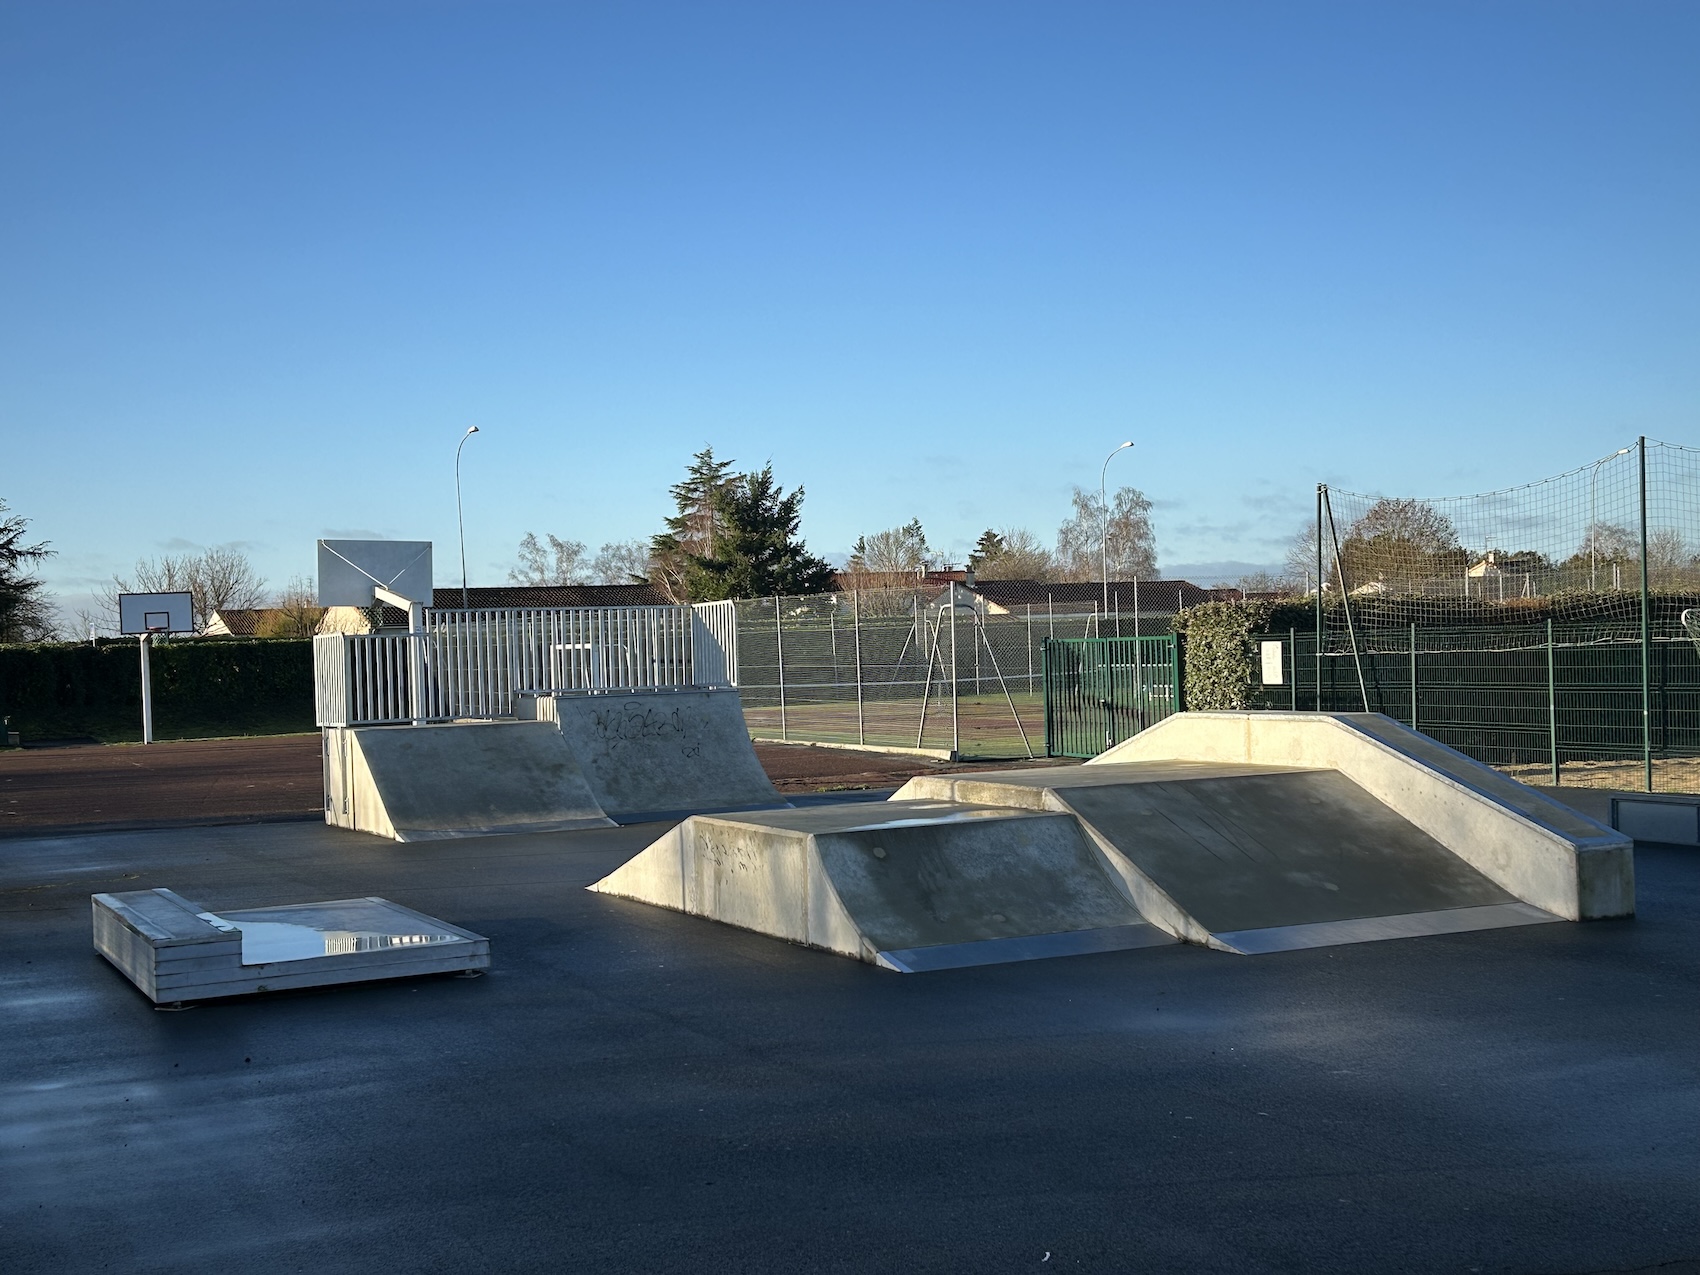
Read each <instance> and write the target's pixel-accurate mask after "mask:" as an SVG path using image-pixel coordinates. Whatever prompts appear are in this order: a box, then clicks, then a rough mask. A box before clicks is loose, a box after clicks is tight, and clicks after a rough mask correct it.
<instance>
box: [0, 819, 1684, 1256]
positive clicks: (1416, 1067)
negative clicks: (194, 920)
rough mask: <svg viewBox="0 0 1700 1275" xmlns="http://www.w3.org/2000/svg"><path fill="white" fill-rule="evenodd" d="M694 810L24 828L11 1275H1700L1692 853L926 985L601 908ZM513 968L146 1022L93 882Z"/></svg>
mask: <svg viewBox="0 0 1700 1275" xmlns="http://www.w3.org/2000/svg"><path fill="white" fill-rule="evenodd" d="M662 827H664V825H649V826H642V827H630V828H616V829H607V830H597V831H590V832H579V833H565V834H551V835H538V836H523V837H511V838H492V839H482V840H472V841H453V842H433V843H424V844H413V845H400V844H397V843H393V842H387V841H381V840H379V839H377V838H374V837H370V836H365V835H362V834H358V833H351V832H344V831H340V830H337V829H332V828H327V827H325V826H323V825H321V824H314V823H274V824H253V825H244V826H228V827H203V828H189V829H175V830H165V831H145V832H116V833H103V834H99V835H82V836H60V837H48V838H28V837H11V838H7V839H5V840H4V841H0V1024H3V1025H4V1027H5V1030H4V1032H3V1033H0V1270H4V1271H5V1272H7V1275H23V1273H24V1272H38V1271H41V1272H49V1271H50V1272H80V1271H95V1270H113V1271H138V1272H151V1271H172V1272H177V1271H203V1270H221V1269H240V1270H244V1271H267V1272H269V1271H312V1272H340V1271H356V1270H358V1271H362V1272H370V1271H372V1270H385V1271H407V1272H439V1271H440V1272H456V1273H460V1272H469V1271H478V1272H483V1271H551V1272H552V1271H562V1270H574V1271H578V1270H609V1271H644V1272H667V1271H691V1272H701V1271H721V1270H727V1271H750V1272H797V1271H811V1272H813V1271H821V1272H836V1271H881V1272H884V1271H890V1272H929V1271H950V1272H957V1271H968V1272H982V1271H1023V1270H1032V1271H1039V1272H1043V1271H1053V1270H1062V1269H1067V1270H1094V1271H1164V1272H1168V1271H1182V1272H1185V1271H1201V1272H1203V1271H1208V1272H1220V1271H1234V1272H1264V1271H1291V1272H1334V1271H1341V1272H1347V1271H1349V1272H1364V1271H1460V1272H1474V1271H1486V1272H1497V1271H1515V1272H1575V1273H1580V1272H1604V1271H1613V1272H1623V1271H1646V1272H1652V1271H1657V1272H1661V1273H1662V1275H1675V1273H1677V1272H1694V1271H1700V1260H1697V1259H1700V1136H1697V1134H1700V943H1697V941H1696V940H1697V939H1700V925H1697V922H1700V853H1697V852H1694V851H1688V850H1676V849H1669V848H1657V847H1654V848H1644V849H1643V850H1642V851H1641V853H1640V854H1639V856H1638V877H1639V900H1640V915H1639V917H1638V918H1637V919H1635V920H1631V921H1610V922H1595V923H1590V924H1584V925H1537V926H1525V927H1519V928H1515V929H1505V930H1492V931H1485V932H1479V933H1471V934H1460V935H1451V936H1440V937H1431V938H1421V939H1411V940H1403V941H1395V942H1382V943H1368V944H1362V945H1358V946H1351V947H1337V948H1328V949H1317V950H1311V951H1304V952H1290V953H1283V954H1279V955H1272V956H1260V957H1235V956H1229V955H1226V954H1222V953H1216V952H1211V951H1207V950H1204V949H1200V948H1196V947H1183V946H1179V945H1176V946H1173V947H1162V948H1155V949H1145V950H1141V951H1132V952H1120V953H1107V954H1102V955H1094V956H1084V957H1074V958H1068V959H1060V960H1050V961H1035V962H1029V963H1025V964H1017V965H1005V966H993V967H984V968H979V969H969V970H955V971H947V972H941V973H933V974H924V975H912V976H904V975H899V974H893V973H889V972H885V971H881V970H878V969H875V968H872V967H870V966H865V965H860V964H858V963H856V962H852V961H849V960H845V959H843V958H840V957H836V956H831V955H827V954H824V953H819V952H814V951H810V950H806V949H803V948H798V947H794V946H790V945H787V944H786V943H783V942H780V941H777V940H774V939H771V938H767V937H764V936H761V935H757V934H752V933H746V932H742V931H738V930H733V929H730V928H727V927H724V926H719V925H716V924H713V923H710V922H707V921H703V920H700V919H695V918H690V917H686V916H682V915H678V914H674V913H671V912H667V911H664V910H660V909H655V908H649V907H644V906H642V905H640V904H634V903H630V902H626V901H622V900H618V899H612V898H605V897H603V896H600V895H595V894H590V893H587V892H586V891H585V890H584V889H583V888H582V887H583V886H584V885H585V884H586V883H588V882H590V881H592V880H594V879H595V878H597V877H598V876H600V875H601V874H602V873H604V872H606V871H607V870H609V869H610V868H612V867H614V866H615V865H616V864H618V863H620V862H622V861H623V860H624V859H625V858H627V857H628V856H629V855H631V854H632V853H634V852H635V851H636V850H637V849H639V848H640V847H641V846H642V845H644V844H645V843H646V842H647V841H648V840H650V839H651V838H652V837H653V836H655V835H657V834H658V833H659V832H660V831H661V829H662ZM152 886H169V887H170V888H172V889H174V890H176V891H178V892H179V893H180V894H182V895H184V896H186V897H187V898H189V899H191V900H194V901H196V902H200V903H203V904H205V905H208V906H210V907H212V908H220V907H236V906H243V905H250V906H251V905H263V904H275V903H286V902H301V901H307V900H314V899H328V898H338V897H347V896H357V895H365V894H378V895H383V896H385V897H388V898H391V899H394V900H396V901H398V902H401V903H404V904H406V905H408V906H411V907H415V908H419V909H421V910H423V911H425V912H428V913H431V914H434V915H437V916H441V917H443V918H445V919H447V920H450V921H453V922H455V923H457V924H461V925H465V926H467V927H469V928H471V929H473V930H475V931H478V932H480V933H482V934H485V935H488V936H490V937H491V938H492V940H493V943H494V957H495V969H494V970H493V972H492V973H491V974H490V975H489V976H488V977H485V978H481V979H473V980H465V979H454V978H442V977H437V978H421V979H414V980H404V981H399V982H394V983H387V984H381V985H365V986H356V987H346V988H337V989H325V990H320V991H313V992H300V993H286V994H276V995H271V996H266V997H256V998H249V999H244V1000H233V1001H227V1002H213V1003H207V1004H203V1005H201V1006H199V1007H196V1008H193V1009H190V1010H187V1011H183V1012H159V1011H155V1010H154V1009H153V1008H152V1007H151V1006H150V1004H149V1002H148V1001H147V1000H146V999H145V998H144V997H143V996H142V995H141V994H140V993H139V992H137V991H136V990H135V989H134V988H133V987H132V986H131V985H130V984H129V983H128V982H127V981H126V980H125V979H124V978H123V977H122V976H121V975H120V974H119V973H118V972H117V971H116V970H114V969H112V968H111V967H110V966H108V965H107V964H106V963H105V962H104V961H103V960H102V959H101V958H100V957H98V956H96V955H95V953H94V952H93V950H92V947H91V943H90V924H89V904H88V896H89V895H90V894H91V893H93V892H95V891H101V890H122V889H139V888H146V887H152Z"/></svg>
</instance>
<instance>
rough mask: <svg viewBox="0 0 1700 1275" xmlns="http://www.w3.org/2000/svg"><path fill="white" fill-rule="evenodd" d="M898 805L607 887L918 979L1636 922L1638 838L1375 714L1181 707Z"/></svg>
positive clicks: (679, 834) (776, 833)
mask: <svg viewBox="0 0 1700 1275" xmlns="http://www.w3.org/2000/svg"><path fill="white" fill-rule="evenodd" d="M889 809H890V811H891V814H890V815H889V816H888V817H886V818H885V819H883V820H880V819H877V818H875V817H873V816H872V814H871V812H870V811H869V808H868V807H867V806H865V805H864V806H861V807H859V808H848V807H816V808H814V809H812V810H810V811H808V812H793V813H790V814H786V815H782V816H773V815H722V816H719V817H716V818H714V819H712V820H709V819H705V818H693V819H690V820H687V821H686V822H685V823H684V824H682V825H680V826H679V827H678V828H676V829H674V830H673V831H672V832H670V833H668V834H667V836H665V837H663V838H662V839H661V840H659V841H657V842H656V843H655V844H654V845H652V846H650V847H649V848H648V849H646V850H644V851H642V852H641V853H640V854H639V855H637V856H636V857H635V858H634V859H632V860H631V861H630V862H628V863H627V864H626V865H624V866H623V867H621V868H619V869H618V870H616V871H615V872H613V873H611V874H610V875H609V876H607V877H606V878H604V879H603V880H602V881H599V882H597V883H596V884H595V885H594V886H592V887H591V888H592V889H594V890H598V891H601V892H603V893H609V894H617V895H621V896H623V897H627V898H633V899H638V900H641V901H643V902H648V903H653V904H657V905H659V906H662V907H668V908H673V909H676V910H679V911H684V912H689V913H692V914H695V915H700V916H705V917H710V918H712V919H715V920H719V921H724V922H725V923H727V924H731V925H738V926H742V927H744V928H747V929H754V930H758V931H761V932H763V933H767V934H773V935H775V936H777V937H782V938H786V939H788V940H790V941H792V942H795V943H803V944H807V945H810V946H815V947H821V948H825V949H827V950H829V951H834V952H838V953H841V954H843V955H847V956H854V957H857V958H859V959H862V960H865V961H870V962H872V963H874V964H878V965H882V966H885V967H887V968H892V969H898V970H905V971H918V970H921V969H936V968H946V967H948V966H950V965H964V964H978V963H985V962H987V961H997V960H1019V959H1028V958H1030V957H1032V956H1040V955H1064V954H1070V953H1073V952H1087V951H1102V950H1106V949H1109V948H1114V947H1131V946H1144V945H1146V944H1147V943H1150V942H1161V941H1164V940H1165V939H1179V940H1184V941H1187V942H1191V943H1196V944H1200V945H1203V946H1206V947H1211V948H1216V949H1218V950H1221V951H1228V952H1236V953H1246V954H1250V953H1263V952H1275V951H1282V950H1289V949H1293V948H1301V947H1315V946H1324V945H1329V944H1336V943H1351V942H1362V941H1367V940H1372V939H1388V938H1403V937H1413V936H1418V935H1427V934H1446V933H1459V932H1464V931H1470V930H1481V929H1496V928H1503V927H1507V926H1518V925H1527V924H1537V923H1547V922H1555V921H1559V920H1587V919H1594V918H1601V917H1615V916H1628V915H1631V914H1633V912H1634V861H1633V854H1632V843H1631V842H1630V840H1629V839H1628V838H1627V837H1624V836H1623V835H1621V834H1620V833H1616V832H1613V831H1612V830H1611V829H1609V828H1606V827H1604V826H1603V825H1601V824H1598V823H1596V822H1594V821H1593V820H1591V819H1588V818H1586V817H1585V816H1583V815H1580V814H1578V813H1576V812H1575V811H1573V810H1571V809H1569V808H1568V807H1566V806H1563V805H1561V804H1560V803H1558V802H1555V801H1552V800H1551V799H1550V798H1547V797H1545V796H1544V795H1543V794H1541V793H1538V792H1535V791H1534V790H1532V789H1529V788H1527V787H1525V786H1523V785H1522V784H1519V783H1517V782H1516V781H1515V780H1512V779H1509V778H1507V777H1505V776H1503V775H1500V774H1499V773H1498V772H1496V771H1493V770H1491V769H1489V768H1488V767H1486V766H1482V765H1480V764H1479V763H1477V762H1475V761H1472V760H1471V759H1469V758H1467V757H1464V756H1463V755H1462V754H1460V753H1456V752H1454V751H1453V750H1451V749H1449V748H1446V747H1445V746H1444V745H1441V744H1439V743H1437V742H1436V741H1434V740H1432V739H1429V738H1428V737H1427V736H1423V735H1420V734H1417V733H1415V732H1412V731H1410V730H1407V729H1406V728H1404V727H1402V726H1400V725H1399V724H1398V723H1396V722H1394V721H1392V720H1391V719H1389V718H1385V717H1381V716H1379V715H1376V714H1318V713H1299V714H1275V713H1257V714H1248V713H1184V714H1177V715H1175V716H1173V717H1170V718H1168V719H1165V720H1164V721H1163V722H1161V723H1159V724H1158V725H1156V726H1154V727H1153V728H1151V729H1150V730H1147V731H1146V732H1144V733H1143V734H1141V735H1138V736H1136V737H1134V738H1133V739H1131V740H1129V741H1127V742H1126V743H1124V744H1121V745H1119V746H1118V747H1116V748H1115V749H1113V750H1111V751H1109V752H1107V753H1105V754H1103V755H1102V756H1100V757H1098V758H1095V759H1094V760H1093V761H1091V762H1089V763H1087V764H1086V765H1084V766H1073V767H1066V768H1064V767H1059V768H1054V769H1050V768H1047V769H1034V770H1019V771H1009V772H1002V773H986V772H980V773H975V774H971V775H929V776H922V777H919V778H916V779H913V780H911V781H910V782H909V783H908V784H907V785H906V786H905V787H904V788H903V789H902V790H901V791H899V792H898V793H897V794H896V795H895V796H894V797H893V798H892V799H891V802H890V803H889ZM805 815H806V817H805ZM1038 815H1049V816H1052V817H1053V818H1052V819H1051V820H1049V821H1045V822H1041V821H1038V820H1036V819H1035V816H1038ZM1064 829H1068V830H1069V831H1067V832H1065V831H1064ZM921 830H925V831H921ZM1082 850H1085V851H1089V852H1090V853H1082ZM876 851H878V852H879V853H876ZM1065 877H1066V878H1068V880H1069V882H1070V883H1071V884H1073V885H1077V886H1078V887H1079V889H1080V891H1081V892H1080V893H1079V894H1078V895H1073V894H1069V893H1068V891H1067V890H1065V889H1064V888H1063V886H1062V885H1061V884H1060V879H1061V878H1065ZM1105 879H1107V880H1108V881H1109V882H1110V883H1111V884H1113V885H1114V886H1115V887H1116V893H1117V896H1118V897H1119V900H1120V903H1121V905H1122V907H1123V909H1124V910H1122V911H1120V912H1118V911H1117V910H1116V909H1115V908H1112V907H1110V906H1108V903H1107V901H1106V900H1105V899H1103V898H1102V897H1101V896H1100V895H1099V894H1098V893H1095V892H1094V891H1096V890H1097V889H1098V888H1099V886H1100V884H1101V882H1102V881H1103V880H1105ZM1038 881H1044V882H1045V883H1046V888H1047V890H1048V891H1050V894H1049V895H1046V894H1043V893H1042V892H1036V887H1035V882H1038ZM1059 892H1060V893H1059ZM1042 897H1050V898H1052V899H1053V902H1055V900H1057V899H1060V898H1065V897H1066V898H1068V899H1070V900H1071V902H1070V903H1069V904H1068V905H1067V906H1062V905H1060V904H1058V905H1056V906H1051V907H1049V908H1048V909H1047V908H1040V907H1038V906H1037V904H1036V902H1035V901H1036V899H1038V898H1042ZM900 905H901V906H900ZM899 918H903V919H902V922H901V924H900V923H899ZM923 922H924V924H923ZM1000 926H1001V927H1005V928H1004V929H1001V930H1000V929H998V928H997V927H1000ZM1000 945H1001V946H1000ZM929 953H930V955H929Z"/></svg>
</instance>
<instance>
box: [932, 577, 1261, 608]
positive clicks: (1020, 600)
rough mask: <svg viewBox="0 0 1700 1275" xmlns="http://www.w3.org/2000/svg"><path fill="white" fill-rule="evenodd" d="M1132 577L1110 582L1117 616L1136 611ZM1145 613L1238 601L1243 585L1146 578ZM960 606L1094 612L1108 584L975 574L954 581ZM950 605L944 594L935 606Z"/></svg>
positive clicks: (1142, 591)
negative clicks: (989, 577) (1205, 584)
mask: <svg viewBox="0 0 1700 1275" xmlns="http://www.w3.org/2000/svg"><path fill="white" fill-rule="evenodd" d="M1135 587H1136V586H1135V584H1134V582H1133V581H1131V580H1112V581H1110V587H1109V599H1110V609H1109V614H1111V615H1124V616H1127V617H1129V618H1131V617H1132V616H1133V593H1134V589H1135ZM1137 587H1138V590H1139V614H1140V615H1141V616H1142V617H1144V618H1146V619H1150V618H1152V617H1153V616H1160V617H1167V616H1171V615H1174V614H1175V613H1176V612H1177V611H1180V610H1182V609H1184V608H1186V607H1190V606H1197V605H1198V604H1199V603H1200V602H1235V601H1238V600H1239V598H1240V591H1239V590H1238V589H1205V588H1202V587H1200V586H1199V585H1196V584H1193V583H1192V582H1191V581H1190V580H1141V581H1139V582H1138V585H1137ZM950 590H951V591H952V592H954V593H955V594H956V596H957V599H958V600H957V602H956V604H955V605H956V606H957V607H958V608H959V609H963V608H966V609H971V610H973V611H976V612H978V613H979V614H981V615H1027V614H1029V613H1031V614H1033V615H1045V614H1052V615H1090V614H1092V613H1094V612H1098V611H1102V610H1103V609H1104V585H1103V583H1102V582H1092V581H1070V582H1061V581H1055V582H1053V581H1046V580H976V579H974V577H973V574H972V573H968V576H967V579H966V580H964V581H962V582H961V583H955V584H952V585H951V586H950ZM941 604H942V605H948V603H946V602H945V595H944V594H941V595H940V596H939V599H938V600H937V602H935V604H934V605H941Z"/></svg>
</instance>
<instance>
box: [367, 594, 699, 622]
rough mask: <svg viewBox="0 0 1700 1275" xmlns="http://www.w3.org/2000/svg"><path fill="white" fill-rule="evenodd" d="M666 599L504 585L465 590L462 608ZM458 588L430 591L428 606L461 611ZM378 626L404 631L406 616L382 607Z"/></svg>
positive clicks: (639, 603) (642, 603)
mask: <svg viewBox="0 0 1700 1275" xmlns="http://www.w3.org/2000/svg"><path fill="white" fill-rule="evenodd" d="M669 601H670V599H669V598H668V597H667V595H666V594H665V593H663V592H662V591H661V590H660V589H658V588H656V587H655V586H654V585H653V584H504V585H496V586H493V587H489V588H476V589H468V590H466V599H465V605H466V606H468V607H470V608H471V609H472V610H474V611H478V610H488V611H494V610H503V609H507V608H511V607H656V606H666V605H667V604H668V602H669ZM461 605H462V602H461V590H460V587H459V586H458V585H453V586H450V587H448V588H435V589H432V590H431V606H432V607H433V608H435V609H437V610H441V611H458V610H460V609H461ZM379 623H380V624H381V625H382V627H384V628H386V629H390V628H400V629H404V628H406V627H407V612H405V611H403V610H401V609H400V608H399V607H392V606H386V607H384V608H383V612H382V615H381V618H380V620H379Z"/></svg>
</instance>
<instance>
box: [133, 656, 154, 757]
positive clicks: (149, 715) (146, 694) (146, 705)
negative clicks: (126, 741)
mask: <svg viewBox="0 0 1700 1275" xmlns="http://www.w3.org/2000/svg"><path fill="white" fill-rule="evenodd" d="M152 639H153V634H151V633H142V634H139V635H138V637H137V644H138V645H139V646H140V647H141V648H142V743H144V744H151V743H153V669H152V667H151V666H150V664H149V663H148V648H149V647H150V646H152V645H153V640H152Z"/></svg>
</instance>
